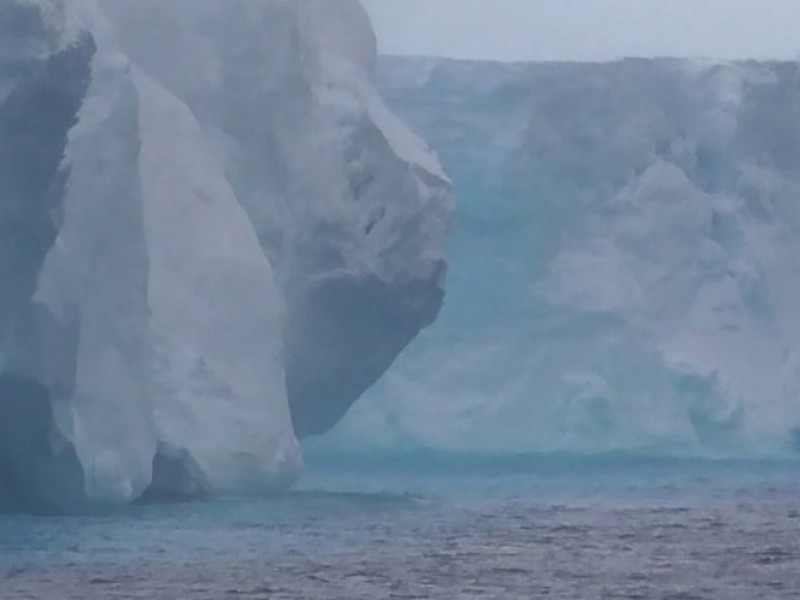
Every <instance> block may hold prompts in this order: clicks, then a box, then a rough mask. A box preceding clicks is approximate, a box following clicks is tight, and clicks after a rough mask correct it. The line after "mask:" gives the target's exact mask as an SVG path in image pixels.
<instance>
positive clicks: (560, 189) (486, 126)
mask: <svg viewBox="0 0 800 600" xmlns="http://www.w3.org/2000/svg"><path fill="white" fill-rule="evenodd" d="M377 81H378V89H379V90H380V91H381V94H382V96H383V97H384V98H385V99H386V101H387V103H388V104H389V105H390V106H391V107H392V109H393V110H395V111H396V112H397V114H399V115H400V116H401V117H402V118H403V120H404V121H405V122H406V123H408V124H409V126H411V127H412V129H414V130H415V131H417V132H418V133H420V134H421V135H423V136H424V137H425V139H426V140H427V141H428V143H429V144H430V145H431V146H432V147H433V148H434V149H435V150H436V151H437V152H438V153H439V155H440V157H441V158H442V162H443V163H444V165H445V168H446V169H447V170H448V173H449V174H450V175H451V177H452V178H453V180H454V182H455V194H456V197H457V198H458V208H457V218H456V225H455V229H454V230H455V235H454V238H453V241H452V244H451V256H452V257H453V268H452V270H451V273H450V277H449V278H448V300H447V303H446V306H445V309H444V311H443V313H442V315H441V316H440V318H439V319H438V321H437V323H436V324H435V325H434V326H433V327H432V328H430V329H428V330H427V331H426V332H425V333H424V334H423V335H422V336H421V338H420V339H419V340H418V341H417V342H416V343H415V344H414V345H413V346H412V347H411V348H410V349H409V350H408V351H407V352H406V353H405V354H404V355H403V356H402V357H401V359H400V361H399V362H398V363H397V364H396V365H395V366H394V367H393V368H392V370H391V371H390V373H389V374H388V375H387V376H386V377H385V378H384V379H382V381H381V382H380V383H379V384H378V386H377V387H375V388H373V389H372V390H370V392H368V396H367V397H365V398H364V399H363V401H362V402H360V403H359V405H358V406H357V407H356V409H355V411H354V412H351V413H350V414H349V415H348V417H347V418H346V419H345V421H344V422H343V423H342V425H341V429H338V430H337V433H336V436H335V439H331V440H329V441H328V442H327V443H326V444H325V445H324V450H325V451H328V452H330V451H332V449H333V448H339V449H342V448H343V447H344V448H348V449H352V448H357V449H358V450H359V451H360V452H363V451H364V448H365V447H373V448H374V447H377V448H382V449H384V450H387V451H395V450H396V449H397V448H404V447H405V448H409V447H412V448H413V447H423V448H433V449H440V450H448V451H461V452H463V451H470V452H491V453H509V452H511V453H517V452H554V451H569V452H589V453H596V452H609V451H615V450H616V451H634V452H640V451H647V452H657V453H670V454H675V453H678V454H688V455H705V456H719V455H777V454H781V455H782V454H786V455H791V454H792V453H793V452H796V451H797V450H800V433H798V432H799V431H800V429H798V425H800V65H798V63H796V62H772V63H770V62H763V63H759V62H741V63H715V62H713V61H691V60H669V59H659V60H633V59H632V60H626V61H619V62H613V63H608V64H528V65H526V64H514V65H502V64H492V63H480V62H456V61H443V60H436V59H430V60H428V59H410V58H407V59H404V58H386V59H381V61H380V64H379V68H378V78H377ZM319 450H320V451H322V450H323V448H320V449H319Z"/></svg>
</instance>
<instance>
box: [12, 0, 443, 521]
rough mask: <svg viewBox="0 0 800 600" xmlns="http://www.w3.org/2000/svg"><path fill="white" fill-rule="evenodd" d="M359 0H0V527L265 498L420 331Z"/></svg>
mask: <svg viewBox="0 0 800 600" xmlns="http://www.w3.org/2000/svg"><path fill="white" fill-rule="evenodd" d="M374 61H375V39H374V34H373V33H372V29H371V27H370V24H369V21H368V18H367V16H366V14H365V12H364V10H363V9H362V7H361V6H360V5H359V4H358V2H356V1H351V0H337V1H336V2H329V1H327V0H303V1H294V0H257V1H256V0H167V1H164V0H130V1H127V0H107V1H103V2H99V3H98V2H95V1H93V0H63V1H62V0H0V282H2V286H0V509H7V510H35V511H53V510H71V509H81V508H86V507H91V506H93V505H116V504H124V503H128V502H131V501H133V500H135V499H137V498H139V497H141V496H142V495H143V494H148V495H153V496H159V495H164V494H179V495H196V494H200V493H214V492H226V493H227V492H233V493H250V492H263V491H268V490H273V489H276V488H282V487H285V486H287V485H289V484H290V483H291V482H292V481H293V480H294V479H295V478H296V476H297V474H298V473H299V470H300V468H301V459H300V452H299V446H298V442H297V439H298V437H303V436H306V435H310V434H314V433H320V432H323V431H325V430H327V429H328V428H330V427H331V426H333V425H334V424H335V423H336V422H337V421H338V420H339V419H340V418H341V416H342V415H343V414H344V413H345V412H346V411H347V409H348V408H349V407H350V405H351V404H352V403H353V402H354V401H355V400H356V399H357V398H358V397H359V396H360V395H361V394H362V393H363V392H364V390H365V389H367V388H368V387H369V386H370V385H371V384H373V383H374V381H375V380H376V379H377V378H378V377H380V376H381V375H382V374H383V372H384V371H385V370H386V369H387V368H388V366H389V365H390V364H391V363H392V361H393V360H394V359H395V357H396V356H397V355H398V354H399V353H400V352H401V351H402V350H403V348H405V346H406V345H407V344H408V343H409V342H410V341H411V340H412V339H413V338H414V337H415V336H416V334H417V333H418V331H419V330H420V329H421V328H422V327H424V326H426V325H428V324H430V323H431V322H432V321H433V320H434V319H435V317H436V315H437V313H438V311H439V307H440V305H441V303H442V298H443V293H444V292H443V279H444V275H445V271H446V261H445V248H444V246H445V234H446V230H447V225H448V220H449V215H450V212H451V200H450V185H449V180H448V178H447V176H446V175H445V174H444V173H443V171H442V169H441V167H440V166H439V163H438V161H437V159H436V158H435V156H434V155H433V154H432V153H431V152H430V151H429V150H428V149H427V148H426V147H425V145H424V144H423V143H422V142H421V141H419V140H418V139H417V138H416V137H415V136H414V135H413V134H411V133H410V132H409V131H408V130H407V129H406V128H405V127H404V125H403V124H402V123H401V122H400V121H399V120H398V119H397V118H396V117H394V116H393V115H392V113H390V112H389V111H388V110H387V109H386V107H385V106H384V104H383V102H382V101H381V99H380V98H379V97H378V95H377V93H376V92H375V90H374V88H373V86H372V84H371V82H370V78H371V70H372V68H373V66H374Z"/></svg>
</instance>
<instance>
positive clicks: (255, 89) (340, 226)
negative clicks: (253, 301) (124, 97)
mask: <svg viewBox="0 0 800 600" xmlns="http://www.w3.org/2000/svg"><path fill="white" fill-rule="evenodd" d="M103 6H104V8H105V10H106V12H107V14H108V15H109V16H110V17H111V19H112V21H113V22H114V24H115V25H116V27H117V29H118V31H119V35H120V38H121V39H122V40H123V43H124V46H125V48H126V50H127V52H128V54H129V55H130V56H131V57H132V59H133V60H134V62H135V63H136V64H137V66H138V67H139V68H141V69H142V70H143V71H144V72H146V73H147V74H149V75H150V76H151V77H152V78H153V79H154V80H156V81H158V82H159V83H160V84H162V85H163V86H164V87H166V88H167V89H169V90H170V91H172V92H173V93H174V94H175V95H176V96H178V97H179V98H180V99H181V100H182V101H183V102H185V103H186V104H187V105H188V106H189V107H190V108H191V110H192V111H193V114H194V115H195V116H196V117H197V119H198V121H199V123H200V126H201V128H202V131H203V133H204V135H205V138H206V139H207V140H208V142H209V143H210V144H212V151H213V152H214V153H215V154H216V155H217V156H218V157H219V160H221V161H222V163H223V165H224V169H225V172H226V174H227V177H228V181H229V183H230V185H231V187H232V189H233V192H234V194H235V195H236V198H237V199H238V200H239V202H240V203H241V205H242V206H243V207H244V209H245V210H246V211H247V214H248V215H249V216H250V219H251V221H252V223H253V225H254V227H255V229H256V233H257V235H258V239H259V242H260V244H261V247H262V249H263V251H264V253H265V254H266V255H267V257H268V258H269V260H270V262H271V264H272V265H273V267H274V269H275V275H276V278H277V281H278V287H279V289H280V290H281V295H282V299H283V303H284V306H285V310H286V322H287V325H286V327H285V328H284V338H285V347H286V382H287V388H288V397H289V402H290V405H291V409H292V418H293V422H294V426H295V430H296V432H297V433H298V435H300V436H306V435H310V434H315V433H321V432H323V431H325V430H327V429H328V428H330V427H331V426H333V425H334V424H335V423H336V422H337V421H338V420H339V419H340V418H341V417H342V416H343V415H344V413H345V412H346V411H347V409H348V408H349V407H350V406H351V404H352V403H353V402H354V401H355V400H356V399H357V398H358V397H359V396H360V395H361V394H362V393H363V392H364V391H365V390H366V389H367V388H368V387H369V386H370V385H372V383H374V382H375V380H377V379H378V378H379V377H380V376H381V374H382V373H383V372H384V371H385V370H386V369H387V368H388V367H389V365H390V364H391V363H392V362H393V361H394V359H395V358H396V357H397V355H398V354H399V353H400V352H401V351H402V350H403V349H404V348H405V347H406V346H407V345H408V343H409V342H410V341H411V340H412V339H413V338H414V337H415V336H416V335H417V333H418V331H419V330H420V329H421V328H422V327H424V326H425V325H427V324H429V323H431V322H432V321H433V320H434V319H435V317H436V315H437V313H438V311H439V308H440V306H441V303H442V298H443V294H444V291H443V278H444V274H445V271H446V263H445V249H444V240H445V235H446V230H447V225H448V221H449V215H450V211H451V207H450V199H449V181H448V179H447V177H446V175H445V174H444V173H443V172H442V169H441V167H440V166H439V163H438V160H437V159H436V158H435V156H434V155H433V154H432V153H431V152H430V151H429V150H428V149H427V148H426V147H425V146H424V144H423V143H422V142H420V141H419V140H418V139H417V138H416V136H414V135H413V134H411V133H410V132H409V131H408V130H407V129H406V128H405V126H403V125H402V124H401V123H400V122H399V121H398V120H397V119H396V117H394V116H393V115H392V114H391V113H390V112H389V111H388V110H387V109H386V107H385V106H384V104H383V102H382V101H381V99H380V98H379V97H378V95H377V93H376V92H375V90H374V89H373V87H372V86H371V84H370V83H369V69H370V68H371V67H372V65H373V63H374V61H375V39H374V35H373V33H372V30H371V28H370V27H369V22H368V19H367V16H366V14H365V13H364V11H363V9H362V7H361V6H360V5H359V4H358V3H357V2H351V1H349V0H348V1H341V2H335V3H332V2H327V1H322V0H316V1H307V2H293V1H292V2H289V1H268V2H262V1H259V2H237V3H233V4H232V3H230V2H225V1H224V0H202V1H200V2H198V1H196V0H173V1H172V2H168V3H164V2H161V1H156V0H145V1H140V0H108V2H105V3H104V4H103ZM287 21H289V22H293V23H295V24H296V26H295V27H294V28H287V27H286V26H285V24H286V22H287Z"/></svg>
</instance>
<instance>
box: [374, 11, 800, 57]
mask: <svg viewBox="0 0 800 600" xmlns="http://www.w3.org/2000/svg"><path fill="white" fill-rule="evenodd" d="M362 2H363V4H364V5H365V6H366V7H367V10H368V11H369V12H370V15H371V17H372V20H373V24H374V26H375V30H376V32H377V34H378V42H379V45H380V50H381V52H383V53H385V54H412V55H428V56H448V57H452V58H483V59H494V60H608V59H613V58H619V57H622V56H689V57H710V58H722V59H727V58H797V57H798V56H800V0H362Z"/></svg>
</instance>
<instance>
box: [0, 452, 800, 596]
mask: <svg viewBox="0 0 800 600" xmlns="http://www.w3.org/2000/svg"><path fill="white" fill-rule="evenodd" d="M798 492H800V466H798V465H796V464H795V463H768V462H758V463H756V462H753V463H749V462H742V463H694V462H648V461H638V462H633V463H629V462H625V461H611V462H608V463H604V462H601V461H597V462H583V463H564V462H559V461H555V462H547V463H546V464H540V463H535V462H534V463H531V464H527V463H525V462H524V461H523V462H521V463H510V464H509V463H505V464H492V463H480V464H473V465H466V466H465V465H458V466H453V465H449V466H448V465H433V466H432V465H430V464H427V465H424V464H417V465H413V466H405V467H401V466H398V465H383V466H380V467H379V466H377V465H372V466H369V467H367V468H359V467H355V466H353V467H336V468H334V467H331V466H330V465H329V466H327V467H324V468H323V467H317V468H314V467H313V466H312V470H311V473H310V474H309V476H308V477H307V478H306V479H305V480H304V481H303V482H302V484H301V487H300V488H299V489H298V490H297V491H295V492H293V493H291V494H287V495H285V496H280V497H275V498H267V499H259V500H241V499H224V500H216V501H213V502H203V503H194V504H187V505H180V504H179V505H169V506H147V507H135V508H133V509H131V510H129V511H126V512H125V513H122V514H117V515H110V516H104V517H92V518H89V517H73V518H33V517H0V598H2V600H17V599H40V598H41V599H47V600H50V599H58V600H62V599H63V600H67V599H70V600H71V599H75V600H94V599H103V600H105V599H108V598H131V599H133V598H136V599H148V600H160V599H164V600H167V599H169V600H176V599H183V598H186V599H209V600H217V599H220V600H222V599H228V598H253V599H255V598H259V599H261V598H263V599H267V598H269V599H273V598H276V599H280V598H292V599H294V598H313V599H316V598H323V599H334V598H341V599H356V598H365V599H378V598H448V599H451V598H539V597H541V598H575V599H593V598H642V599H648V600H649V599H654V598H664V599H666V598H673V599H678V598H683V599H690V598H715V599H716V598H719V599H724V600H729V599H730V600H735V599H742V600H753V599H757V598H800V495H798Z"/></svg>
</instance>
